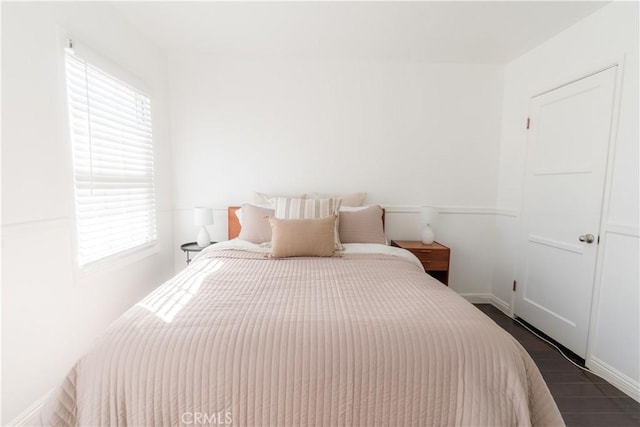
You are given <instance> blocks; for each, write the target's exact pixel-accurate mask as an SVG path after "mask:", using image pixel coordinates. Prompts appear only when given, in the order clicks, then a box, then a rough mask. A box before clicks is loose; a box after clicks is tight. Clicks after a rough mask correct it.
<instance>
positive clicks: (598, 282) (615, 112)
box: [511, 53, 626, 368]
mask: <svg viewBox="0 0 640 427" xmlns="http://www.w3.org/2000/svg"><path fill="white" fill-rule="evenodd" d="M625 57H626V55H625V54H624V53H621V54H618V55H616V56H614V57H613V58H611V59H609V60H605V61H600V62H596V63H594V65H593V66H590V67H588V68H587V67H585V68H583V69H582V70H583V71H581V72H577V73H570V74H568V75H567V76H565V77H563V78H559V79H554V80H553V81H551V83H547V84H543V85H542V86H543V87H541V88H539V89H538V90H536V91H532V92H533V93H531V94H530V95H529V97H528V100H529V106H528V108H527V116H529V115H530V114H531V99H532V98H535V97H536V96H540V95H543V94H545V93H547V92H551V91H553V90H556V89H559V88H561V87H563V86H566V85H569V84H571V83H573V82H576V81H578V80H581V79H584V78H587V77H590V76H592V75H595V74H598V73H599V72H601V71H605V70H607V69H609V68H612V67H617V68H616V77H615V83H614V85H615V86H614V94H613V109H612V112H611V128H610V131H609V141H608V147H607V162H606V166H605V167H606V170H605V177H604V192H603V195H602V205H601V208H600V222H599V237H600V241H599V243H598V245H597V247H596V265H595V272H594V279H593V284H592V286H593V292H592V296H591V307H589V326H588V328H589V329H588V332H587V349H586V355H585V365H586V366H587V367H589V368H590V367H591V366H592V362H591V358H592V356H593V342H594V339H595V331H596V325H597V323H598V311H599V308H600V295H601V289H602V271H603V260H604V247H605V244H606V236H607V234H608V229H609V228H611V226H612V225H613V224H610V223H609V221H608V218H609V211H610V204H611V191H612V187H613V167H614V162H615V154H616V145H617V139H618V123H619V118H620V107H621V103H622V86H623V84H622V83H623V78H624V69H625V67H624V64H625ZM525 141H526V142H525V143H526V144H527V148H526V149H525V155H524V158H523V163H522V178H521V183H520V188H521V191H522V193H521V200H520V212H519V214H518V217H519V218H518V229H519V230H521V229H522V227H523V224H522V218H523V217H522V208H523V205H524V184H525V173H526V162H527V157H528V156H529V150H528V146H529V133H527V135H526V139H525ZM517 236H518V239H519V238H520V234H519V233H517ZM518 243H519V242H518ZM522 273H523V266H522V265H520V262H519V261H516V266H515V275H514V276H515V278H516V279H518V280H521V277H520V275H521V274H522ZM515 298H516V293H515V291H514V292H512V295H511V307H512V309H511V312H512V314H513V316H514V317H515V316H516V313H515Z"/></svg>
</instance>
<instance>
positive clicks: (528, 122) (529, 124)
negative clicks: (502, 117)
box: [527, 117, 531, 129]
mask: <svg viewBox="0 0 640 427" xmlns="http://www.w3.org/2000/svg"><path fill="white" fill-rule="evenodd" d="M530 127H531V119H530V118H529V117H527V129H529V128H530Z"/></svg>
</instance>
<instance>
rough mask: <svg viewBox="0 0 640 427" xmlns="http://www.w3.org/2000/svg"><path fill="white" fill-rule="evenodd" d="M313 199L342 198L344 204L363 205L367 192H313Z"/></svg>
mask: <svg viewBox="0 0 640 427" xmlns="http://www.w3.org/2000/svg"><path fill="white" fill-rule="evenodd" d="M311 198H312V199H340V200H341V201H342V202H341V205H342V206H351V207H356V206H362V204H363V203H364V200H365V199H366V198H367V193H349V194H328V193H312V195H311Z"/></svg>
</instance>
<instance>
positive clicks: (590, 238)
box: [578, 234, 596, 244]
mask: <svg viewBox="0 0 640 427" xmlns="http://www.w3.org/2000/svg"><path fill="white" fill-rule="evenodd" d="M578 240H580V241H581V242H586V243H589V244H591V243H593V242H594V241H595V240H596V238H595V237H593V234H583V235H582V236H580V237H578Z"/></svg>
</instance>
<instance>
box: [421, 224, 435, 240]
mask: <svg viewBox="0 0 640 427" xmlns="http://www.w3.org/2000/svg"><path fill="white" fill-rule="evenodd" d="M433 237H434V236H433V230H432V229H431V227H429V224H427V225H426V226H425V227H424V230H422V243H424V244H425V245H430V244H431V243H433Z"/></svg>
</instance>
